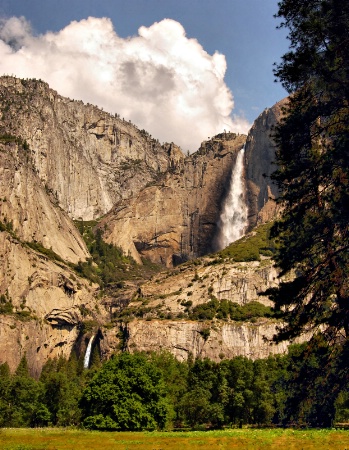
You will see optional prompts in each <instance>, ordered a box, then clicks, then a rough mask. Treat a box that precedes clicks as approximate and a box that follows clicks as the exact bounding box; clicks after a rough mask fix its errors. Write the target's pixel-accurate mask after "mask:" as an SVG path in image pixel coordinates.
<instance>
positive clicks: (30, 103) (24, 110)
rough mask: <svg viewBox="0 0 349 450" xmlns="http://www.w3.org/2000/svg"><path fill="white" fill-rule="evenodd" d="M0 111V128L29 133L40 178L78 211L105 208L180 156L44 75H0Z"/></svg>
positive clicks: (82, 214) (91, 213)
mask: <svg viewBox="0 0 349 450" xmlns="http://www.w3.org/2000/svg"><path fill="white" fill-rule="evenodd" d="M0 111H1V113H0V114H1V115H0V117H1V122H0V134H6V133H9V134H12V135H15V136H20V137H21V138H22V139H25V140H26V141H27V143H28V144H29V147H30V153H31V158H32V160H33V164H34V167H35V170H36V171H37V173H38V175H39V177H40V179H41V181H42V183H43V185H44V186H46V188H47V189H48V190H50V191H51V192H52V194H53V195H54V197H55V198H56V200H57V202H58V204H59V205H60V206H61V207H62V208H63V209H64V210H65V211H66V212H67V213H68V214H69V215H70V217H72V218H75V219H78V218H82V219H84V220H90V219H93V218H96V217H100V216H102V215H103V214H105V213H106V212H107V211H108V210H109V209H110V208H111V207H112V206H113V204H114V203H116V202H117V201H119V200H121V199H123V198H131V197H132V196H134V195H137V193H138V192H139V191H140V189H141V188H143V187H144V186H145V185H146V184H147V183H150V182H152V181H154V180H155V179H156V178H157V176H158V175H159V174H161V173H163V172H166V171H167V170H168V169H169V168H170V167H172V166H173V165H174V164H175V163H176V161H177V160H180V159H181V158H183V157H184V156H183V154H182V153H181V152H180V150H178V149H177V151H176V152H171V151H170V152H169V153H168V149H166V148H164V147H162V146H161V145H160V143H159V142H158V141H157V140H155V139H152V138H151V136H150V135H149V134H148V133H147V132H145V131H144V130H138V129H137V128H136V127H135V126H134V125H132V124H131V123H129V122H126V121H124V120H123V119H120V118H119V117H116V116H115V117H114V116H111V115H110V114H107V113H105V112H103V111H101V110H100V109H98V108H97V107H96V106H93V105H84V104H83V103H82V102H80V101H73V100H71V99H68V98H64V97H61V96H60V95H58V94H57V92H55V91H54V90H52V89H50V88H49V87H48V85H47V84H46V83H44V82H42V81H35V80H20V79H16V78H13V77H0Z"/></svg>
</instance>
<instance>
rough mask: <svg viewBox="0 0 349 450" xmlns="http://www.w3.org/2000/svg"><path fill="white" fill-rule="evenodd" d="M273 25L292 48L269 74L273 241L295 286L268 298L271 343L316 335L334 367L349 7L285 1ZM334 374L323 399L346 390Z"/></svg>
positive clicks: (343, 337) (342, 342) (341, 290)
mask: <svg viewBox="0 0 349 450" xmlns="http://www.w3.org/2000/svg"><path fill="white" fill-rule="evenodd" d="M277 17H279V18H281V19H282V20H283V22H282V24H281V27H286V28H288V29H289V39H290V44H291V45H290V51H289V52H288V53H286V54H285V55H284V56H283V58H282V62H281V63H280V64H279V65H278V66H277V68H276V70H275V74H276V76H277V77H278V78H279V80H280V81H281V82H282V84H283V86H284V87H285V88H286V89H287V90H288V91H289V93H290V94H291V95H290V97H289V102H288V104H287V106H286V108H285V111H284V112H285V116H284V118H283V119H282V120H281V122H280V123H279V125H278V126H277V128H276V131H275V140H276V144H277V153H276V158H277V163H278V170H277V171H276V172H275V174H274V179H275V180H276V182H277V184H278V186H279V188H280V192H281V195H280V201H281V203H282V205H283V208H284V209H283V214H282V218H281V220H280V221H278V222H277V223H276V225H275V226H274V228H273V230H272V232H273V235H274V237H277V238H278V240H279V243H280V246H279V250H278V254H277V257H276V261H277V264H278V266H279V267H280V268H281V275H285V274H288V273H292V272H293V273H294V274H295V278H294V279H293V280H292V281H287V282H283V283H282V284H281V286H280V287H279V288H278V289H274V290H272V291H270V292H269V293H270V295H271V298H272V299H273V300H274V301H275V304H276V307H277V308H279V309H281V310H283V311H284V312H285V314H284V319H285V321H286V326H285V327H284V328H283V329H282V330H281V331H280V333H279V334H278V335H277V337H276V340H282V339H285V338H293V337H295V336H297V335H299V334H301V333H302V332H304V331H307V330H310V331H311V332H312V333H321V334H322V335H323V337H325V338H326V342H327V345H328V346H331V347H332V348H335V349H336V351H334V352H333V354H335V355H336V358H341V354H342V355H343V352H342V353H341V352H338V346H339V348H342V349H344V348H346V346H347V345H348V339H349V51H348V48H349V2H348V1H347V0H283V1H281V2H279V12H278V14H277ZM311 345H312V346H313V348H316V346H314V342H312V343H311ZM322 345H323V344H322ZM327 355H328V357H329V358H330V356H331V352H329V353H328V354H327ZM327 364H328V367H332V363H331V361H330V360H328V362H327ZM340 373H341V375H342V376H341V379H340V378H339V375H338V376H337V378H333V377H328V379H327V381H328V383H329V384H328V385H327V387H326V389H327V390H331V392H334V391H333V390H338V389H340V388H341V386H343V385H345V384H346V383H347V381H348V371H345V370H342V371H341V372H340ZM308 382H309V383H310V378H309V377H308ZM313 382H314V380H313ZM323 388H324V386H323V385H322V389H323ZM332 397H334V395H333V396H332ZM313 398H319V396H317V395H315V394H314V395H313ZM327 409H328V408H327ZM328 410H329V409H328ZM331 414H332V413H331ZM331 414H329V416H328V419H327V421H325V419H324V420H322V425H324V424H325V423H326V424H327V425H330V423H331V420H332V418H331V417H330V416H331Z"/></svg>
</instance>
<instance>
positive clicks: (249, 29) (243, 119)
mask: <svg viewBox="0 0 349 450" xmlns="http://www.w3.org/2000/svg"><path fill="white" fill-rule="evenodd" d="M276 12H277V0H263V1H262V0H0V75H2V74H7V75H16V76H18V77H22V78H40V79H42V80H44V81H46V82H48V83H49V85H50V87H51V88H53V89H55V90H57V91H58V92H59V94H61V95H64V96H67V97H70V98H73V99H76V100H83V101H84V102H89V103H92V104H95V105H97V106H99V107H102V108H103V109H104V110H106V111H108V112H110V113H112V114H115V113H117V114H118V115H120V117H124V118H125V119H126V120H131V121H132V122H133V123H135V124H136V125H137V126H138V127H139V128H140V129H145V130H146V131H148V132H150V133H151V134H152V135H153V137H155V138H158V139H159V140H160V141H161V142H175V143H176V144H178V145H180V146H181V148H182V149H183V151H187V150H189V151H195V150H196V149H197V148H198V147H199V146H200V143H201V142H202V141H203V140H206V139H207V138H208V137H211V136H214V135H215V134H217V133H220V132H222V131H223V130H226V131H233V132H239V133H247V131H248V130H249V128H250V126H251V125H252V123H253V121H254V120H255V119H256V118H257V117H258V115H259V114H260V113H261V112H262V111H263V110H264V109H265V108H267V107H271V106H272V105H273V104H274V103H276V102H277V101H279V100H281V99H282V98H284V97H285V96H286V95H287V93H286V92H285V91H284V89H283V88H282V86H281V85H280V83H275V80H274V78H275V77H274V75H273V64H274V63H278V62H279V61H280V58H281V56H282V55H283V54H284V53H285V52H286V51H287V49H288V41H287V39H286V31H285V30H282V29H281V30H280V29H277V25H278V21H277V19H275V18H274V17H273V16H274V14H276Z"/></svg>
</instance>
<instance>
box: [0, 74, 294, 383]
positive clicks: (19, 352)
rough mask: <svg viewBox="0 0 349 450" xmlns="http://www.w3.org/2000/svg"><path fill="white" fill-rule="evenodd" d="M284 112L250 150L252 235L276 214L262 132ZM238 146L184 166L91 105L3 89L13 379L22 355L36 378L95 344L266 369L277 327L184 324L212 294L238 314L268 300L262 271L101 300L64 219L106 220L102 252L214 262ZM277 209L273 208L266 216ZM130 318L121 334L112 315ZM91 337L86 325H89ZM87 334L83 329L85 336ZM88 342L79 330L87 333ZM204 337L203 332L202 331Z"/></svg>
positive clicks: (180, 272) (174, 152)
mask: <svg viewBox="0 0 349 450" xmlns="http://www.w3.org/2000/svg"><path fill="white" fill-rule="evenodd" d="M281 106H282V105H281V104H279V105H277V106H276V107H274V108H272V109H271V110H268V111H265V112H264V113H263V114H262V115H261V116H260V117H259V118H258V119H257V121H256V123H255V125H254V127H253V128H252V130H251V132H250V134H249V136H248V138H247V142H246V161H245V162H246V165H245V172H246V183H247V188H248V203H249V211H250V226H251V227H252V226H254V225H255V224H256V223H257V222H259V221H262V220H265V219H268V218H270V217H271V215H272V214H274V213H275V210H274V209H275V208H274V207H273V206H272V205H273V202H271V201H270V199H272V198H274V197H275V196H276V195H277V191H276V190H275V186H272V185H271V184H270V182H269V181H268V178H265V177H264V176H263V174H264V173H266V174H267V175H269V174H270V173H271V171H273V170H274V168H273V166H271V165H270V163H271V161H273V159H274V151H275V150H274V148H273V147H272V145H271V141H270V137H269V132H270V129H271V126H272V125H273V124H274V123H275V122H276V121H277V120H278V118H279V117H280V114H281V112H280V111H281ZM245 141H246V136H242V135H241V136H239V135H235V134H233V133H223V134H221V135H217V136H215V137H214V138H213V139H211V140H209V141H207V142H204V143H203V144H202V146H201V148H200V149H199V150H198V152H196V153H195V154H193V155H191V156H188V157H185V156H184V155H183V153H182V152H181V150H180V149H179V148H178V147H177V146H176V145H175V144H164V145H160V143H159V142H158V141H157V140H155V139H153V138H151V136H149V135H148V134H147V133H146V132H145V131H144V130H138V129H137V128H136V127H135V126H133V125H132V124H131V123H129V122H125V121H124V120H121V119H120V118H119V117H117V116H115V117H114V116H111V115H110V114H106V113H104V112H103V111H101V110H99V109H98V108H97V107H95V106H92V105H83V104H82V102H76V101H72V100H70V99H67V98H64V97H61V96H60V95H58V94H57V93H56V92H55V91H53V90H51V89H49V87H48V85H47V84H46V83H43V82H41V81H35V80H19V79H16V78H12V77H1V78H0V267H1V270H0V311H1V312H0V363H3V362H5V361H7V362H8V363H9V365H10V368H11V370H15V368H16V366H17V365H18V363H19V361H20V359H21V357H22V356H23V355H24V354H26V356H27V358H28V363H29V367H30V370H31V372H32V374H34V375H38V374H39V373H40V371H41V368H42V366H43V364H44V363H45V361H46V360H47V358H51V357H54V356H59V355H64V356H69V355H70V353H71V351H72V349H73V348H74V349H76V348H78V349H80V351H81V352H83V351H84V348H85V346H86V342H87V341H88V338H89V337H90V336H91V334H95V335H98V338H97V339H96V340H95V342H96V344H95V345H98V346H99V348H100V350H101V353H102V355H103V357H109V356H110V355H111V353H112V352H113V351H119V350H120V348H125V349H129V350H132V351H133V350H146V351H147V350H152V349H154V350H157V349H159V348H164V349H168V350H169V351H171V352H172V353H173V354H175V355H176V356H177V357H178V358H186V357H187V355H188V354H192V355H193V356H194V357H196V356H208V357H209V358H212V359H215V360H218V359H220V358H223V357H227V358H228V357H232V356H235V355H245V356H249V357H251V358H257V357H264V356H267V355H268V354H270V353H274V352H281V351H284V350H285V348H286V344H285V345H282V346H278V347H270V346H269V345H268V344H267V343H265V342H264V341H263V339H262V337H263V336H264V335H265V336H267V337H271V336H272V334H273V333H274V332H275V327H276V323H275V322H274V321H267V320H266V319H263V320H262V319H260V321H259V322H256V323H253V324H252V323H235V322H233V321H219V320H217V319H214V320H213V321H210V322H194V321H191V320H189V318H188V316H186V314H187V312H186V308H188V302H190V305H191V306H190V307H192V308H194V307H195V306H196V305H199V304H200V303H204V302H207V301H209V300H210V298H211V296H215V297H216V298H217V299H218V300H223V299H227V300H231V301H233V302H236V303H239V304H245V303H247V302H250V301H260V302H261V301H262V302H263V303H264V304H265V305H269V303H268V300H267V299H265V298H261V297H260V296H259V295H258V293H259V292H261V291H263V290H265V289H266V288H268V287H270V286H274V285H275V283H277V273H276V271H275V269H274V268H273V266H272V263H271V261H270V260H264V261H261V262H249V263H231V262H230V261H228V260H226V261H218V263H217V261H215V257H212V258H210V257H206V258H202V259H200V260H198V261H196V262H195V264H194V263H193V264H192V265H190V264H189V263H188V264H187V265H181V266H179V267H176V268H175V269H171V270H170V271H168V272H164V273H161V274H159V275H157V276H156V277H155V278H154V279H153V280H152V281H151V282H146V283H143V284H142V285H136V284H134V285H132V284H130V285H128V286H127V289H117V290H116V291H115V292H112V293H111V294H110V293H109V297H103V296H102V297H101V295H100V292H99V290H98V286H97V285H94V284H92V283H89V282H88V281H87V280H86V279H83V278H81V277H79V276H78V275H77V273H76V272H74V270H73V269H72V267H73V265H74V264H77V263H78V262H79V261H85V260H86V259H88V258H89V257H90V255H89V253H88V250H87V248H86V246H85V244H84V242H83V239H82V237H81V236H80V234H79V232H78V231H77V229H76V228H75V226H74V223H73V222H72V220H71V219H72V218H75V219H81V218H82V219H84V220H89V219H93V218H96V217H100V216H101V215H103V214H106V213H108V211H109V213H108V214H106V215H105V217H104V218H103V220H101V221H100V222H99V226H100V227H101V229H102V230H103V232H104V238H105V239H106V240H108V242H111V243H114V244H116V245H119V246H121V247H122V248H123V249H124V250H125V252H127V253H130V254H131V255H132V256H133V257H134V258H135V259H136V260H137V261H139V262H141V258H143V257H145V258H149V259H150V260H152V261H154V262H157V263H161V264H163V265H164V266H167V267H172V266H175V265H177V264H179V263H181V262H184V261H186V260H188V259H193V258H197V257H201V256H202V255H205V254H207V253H208V252H210V251H212V248H213V245H212V244H213V240H214V237H215V234H216V232H217V223H218V219H219V216H220V208H221V205H222V202H223V200H224V198H225V197H226V195H227V189H228V186H229V182H230V177H231V173H232V170H233V168H234V165H235V161H236V156H237V153H238V151H239V150H240V149H241V147H242V146H243V145H244V143H245ZM273 208H274V209H273ZM123 308H126V309H127V308H133V310H134V311H137V314H136V316H137V318H136V319H134V320H133V321H131V322H129V323H122V322H120V320H117V319H116V318H115V312H117V311H119V312H120V310H123ZM87 325H89V326H87ZM84 330H85V331H84ZM87 330H88V331H87ZM207 330H209V332H207Z"/></svg>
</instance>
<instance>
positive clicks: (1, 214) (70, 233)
mask: <svg viewBox="0 0 349 450" xmlns="http://www.w3.org/2000/svg"><path fill="white" fill-rule="evenodd" d="M0 192H1V194H0V195H1V198H0V221H2V222H3V223H8V224H11V228H12V230H13V232H14V233H15V234H16V236H17V237H18V239H19V240H21V241H22V242H33V243H40V244H42V245H43V246H44V247H45V248H47V249H51V250H53V251H54V252H55V253H57V254H58V255H59V256H60V257H61V258H62V259H63V260H65V261H70V262H72V263H77V262H78V261H80V260H81V261H84V260H86V258H88V257H89V254H88V251H87V249H86V246H85V243H84V241H83V239H82V238H81V236H80V233H79V232H78V230H77V229H76V228H75V226H74V224H73V222H72V221H71V219H70V218H69V217H68V216H67V214H66V213H65V212H64V211H63V210H62V209H60V208H58V207H57V204H56V202H55V200H54V198H52V195H51V192H50V191H49V190H47V189H45V187H44V186H43V185H42V183H41V180H40V178H39V175H38V173H37V172H36V170H35V167H34V166H33V165H32V163H31V157H30V153H29V149H27V148H23V146H22V145H21V144H18V143H15V142H11V141H9V142H8V143H7V144H6V145H4V144H1V141H0Z"/></svg>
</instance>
